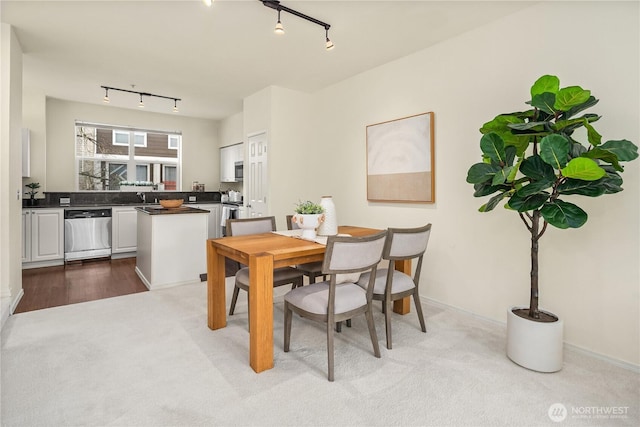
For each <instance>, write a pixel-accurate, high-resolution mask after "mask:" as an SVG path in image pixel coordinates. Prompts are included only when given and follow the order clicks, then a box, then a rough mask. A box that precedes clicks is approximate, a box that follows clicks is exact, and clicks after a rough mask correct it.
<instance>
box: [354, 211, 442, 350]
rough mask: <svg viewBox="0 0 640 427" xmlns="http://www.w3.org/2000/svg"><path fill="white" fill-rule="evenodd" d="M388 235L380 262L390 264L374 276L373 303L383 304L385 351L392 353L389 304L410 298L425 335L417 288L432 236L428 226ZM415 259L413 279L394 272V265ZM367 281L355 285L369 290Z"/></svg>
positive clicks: (391, 231) (364, 277)
mask: <svg viewBox="0 0 640 427" xmlns="http://www.w3.org/2000/svg"><path fill="white" fill-rule="evenodd" d="M388 232H389V235H388V236H387V241H386V242H385V245H384V252H383V254H382V258H383V259H385V260H388V261H389V268H382V269H380V270H378V271H377V272H376V280H375V284H374V286H373V299H374V300H379V301H382V302H383V304H382V309H383V311H384V318H385V331H386V334H387V348H388V349H391V315H392V309H391V303H392V302H393V301H396V300H400V299H403V298H405V297H408V296H410V295H412V296H413V301H414V303H415V306H416V313H417V314H418V320H419V321H420V327H421V329H422V332H425V333H426V332H427V328H426V326H425V323H424V316H423V314H422V304H420V295H419V293H418V285H419V283H420V271H421V270H422V259H423V258H424V253H425V251H426V250H427V244H428V243H429V236H430V235H431V224H427V225H425V226H423V227H417V228H389V230H388ZM414 258H418V263H417V264H416V272H415V275H414V276H413V277H411V276H410V275H408V274H405V273H402V272H400V271H398V270H396V269H394V268H393V266H394V263H395V261H402V260H412V259H414ZM369 279H370V277H369V273H365V274H362V275H361V276H360V279H359V280H358V285H360V286H362V287H363V288H364V289H366V287H367V286H369V281H370V280H369Z"/></svg>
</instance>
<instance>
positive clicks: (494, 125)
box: [480, 110, 533, 156]
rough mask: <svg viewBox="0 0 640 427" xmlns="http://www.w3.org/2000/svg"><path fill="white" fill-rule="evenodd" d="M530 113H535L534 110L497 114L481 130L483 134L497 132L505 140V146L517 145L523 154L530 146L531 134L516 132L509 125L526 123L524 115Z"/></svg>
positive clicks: (518, 151) (518, 150) (519, 152)
mask: <svg viewBox="0 0 640 427" xmlns="http://www.w3.org/2000/svg"><path fill="white" fill-rule="evenodd" d="M529 114H533V110H530V111H525V112H522V113H513V114H501V115H499V116H496V117H495V118H494V119H493V120H491V121H490V122H487V123H485V124H484V125H483V126H482V127H481V128H480V132H481V133H482V134H488V133H490V132H495V133H497V134H498V135H500V137H501V138H502V140H503V141H504V145H505V146H514V147H516V148H517V153H518V156H521V155H522V154H523V153H524V152H525V150H526V149H527V147H529V136H528V135H524V136H523V135H516V134H514V133H513V132H512V131H511V129H510V128H509V125H510V124H514V123H524V119H523V118H522V117H525V116H528V115H529Z"/></svg>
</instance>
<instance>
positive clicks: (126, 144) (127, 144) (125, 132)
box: [112, 129, 131, 147]
mask: <svg viewBox="0 0 640 427" xmlns="http://www.w3.org/2000/svg"><path fill="white" fill-rule="evenodd" d="M116 135H126V136H127V142H126V143H123V142H118V141H117V137H116ZM130 138H131V132H128V131H126V130H116V129H114V130H113V133H112V140H113V141H112V143H113V145H120V146H121V147H128V146H129V139H130Z"/></svg>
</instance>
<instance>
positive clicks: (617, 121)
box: [270, 2, 640, 365]
mask: <svg viewBox="0 0 640 427" xmlns="http://www.w3.org/2000/svg"><path fill="white" fill-rule="evenodd" d="M639 27H640V25H639V23H638V3H630V2H621V3H611V2H607V3H606V4H603V3H598V2H593V3H586V2H585V3H576V2H566V3H564V2H563V3H559V4H556V3H551V2H544V3H541V4H538V5H535V6H533V7H531V8H529V9H526V10H523V11H521V12H518V13H516V14H514V15H512V16H510V17H507V18H505V19H502V20H500V21H497V22H494V23H491V24H488V25H486V26H485V27H482V28H480V29H477V30H474V31H471V32H469V33H466V34H463V35H461V36H459V37H456V38H454V39H451V40H448V41H446V42H443V43H441V44H439V45H437V46H434V47H432V48H429V49H426V50H424V51H422V52H419V53H417V54H414V55H411V56H408V57H405V58H402V59H400V60H397V61H395V62H392V63H389V64H386V65H384V66H381V67H379V68H376V69H373V70H370V71H367V72H365V73H362V74H361V75H358V76H356V77H353V78H351V79H348V80H345V81H343V82H341V83H339V84H336V85H334V86H332V87H329V88H326V89H324V90H322V91H320V92H318V93H316V94H314V95H313V97H312V102H311V107H310V108H311V116H310V118H311V120H313V121H314V122H313V123H312V125H311V126H309V128H308V129H306V130H305V129H299V130H298V131H299V134H298V137H295V136H288V137H287V138H283V139H282V140H281V142H282V143H283V144H286V145H285V146H282V147H280V153H281V154H282V155H283V156H286V157H285V158H287V159H289V160H290V161H292V162H293V160H294V153H300V154H298V155H297V156H296V157H295V159H296V160H298V161H302V162H304V168H303V169H300V168H298V167H297V166H296V165H295V164H292V165H291V168H292V169H291V171H292V174H289V175H285V174H277V173H274V168H271V172H272V173H273V178H277V179H272V180H271V181H270V184H271V187H272V192H273V193H274V199H276V198H277V199H278V200H280V205H278V206H272V212H273V213H275V214H277V215H281V214H280V212H281V210H282V208H281V206H285V207H288V206H289V205H290V204H291V203H293V202H295V201H296V200H297V199H298V198H299V197H300V196H301V195H300V194H297V187H294V186H292V185H291V180H292V179H295V180H300V181H302V180H305V179H308V177H309V176H310V174H313V179H312V180H310V181H307V182H308V194H309V197H314V198H319V195H320V194H330V195H333V196H334V200H335V203H336V206H337V213H338V217H339V222H340V223H341V224H360V225H364V226H372V227H381V228H383V227H388V226H396V227H408V226H417V225H422V224H425V223H428V222H430V223H432V224H433V232H432V238H431V242H430V245H429V248H428V251H427V254H428V256H427V260H426V264H425V266H424V271H423V273H422V280H423V286H422V289H421V292H422V295H423V296H425V297H428V298H432V299H434V300H437V301H441V302H443V303H446V304H449V305H451V306H455V307H460V308H462V309H465V310H468V311H471V312H474V313H477V314H479V315H481V316H485V317H488V318H492V319H495V320H498V321H501V322H504V321H505V319H506V310H507V308H508V307H509V306H510V305H513V304H521V305H526V304H528V298H529V268H530V266H529V237H528V232H527V230H526V229H525V228H524V226H523V224H522V223H521V221H520V219H519V218H518V216H517V215H514V214H513V213H511V212H506V211H505V210H503V209H501V208H499V209H497V211H494V212H491V213H486V214H481V213H478V212H477V209H478V207H479V206H480V205H481V204H482V203H484V202H485V201H486V200H485V199H476V198H474V197H473V196H472V194H473V188H472V186H471V185H469V184H467V183H466V182H465V178H466V171H467V170H468V168H469V166H470V165H472V164H473V163H475V162H478V161H479V160H480V149H479V140H480V136H481V135H480V133H479V131H478V129H479V128H480V126H481V125H482V124H483V123H485V122H487V121H489V120H491V119H492V118H493V117H494V116H495V115H497V114H498V113H503V112H510V111H516V110H520V109H526V108H527V105H525V104H524V102H525V101H526V100H528V98H529V89H530V87H531V84H532V83H533V82H534V81H535V80H536V79H537V78H538V77H539V76H541V75H543V74H555V75H558V76H559V77H560V80H561V84H562V85H563V86H568V85H581V86H583V87H584V88H587V89H591V90H592V92H593V94H594V95H595V96H596V97H597V98H600V99H601V101H600V103H599V104H598V105H597V106H596V107H595V108H593V109H592V110H593V111H594V112H597V113H599V114H601V115H602V116H603V118H602V119H601V120H600V121H599V122H598V123H597V124H596V127H597V129H598V130H599V131H600V133H602V134H603V136H604V137H605V140H606V139H621V138H626V139H629V140H632V141H634V142H635V143H636V144H638V142H640V138H639V131H638V117H640V112H639V110H638V105H639V87H638V75H639V71H640V70H639V69H638V62H639V55H638V52H639V45H638V43H639V42H638V40H639V37H638V35H639V34H638V31H639V30H638V28H639ZM426 111H433V112H435V134H436V136H435V150H436V203H434V204H425V205H409V204H395V203H393V204H392V203H369V202H367V200H366V180H365V179H366V163H365V155H366V154H365V150H366V138H365V127H366V126H367V125H369V124H374V123H379V122H381V121H385V120H390V119H395V118H400V117H405V116H408V115H413V114H417V113H422V112H426ZM294 117H296V116H295V115H294ZM291 123H292V124H295V121H293V120H292V121H291ZM317 147H322V149H321V150H318V149H316V148H317ZM285 152H286V153H287V154H286V155H285V154H284V153H285ZM304 153H310V154H311V155H310V156H305V157H303V156H304ZM639 169H640V161H636V162H634V163H630V164H628V166H627V167H626V172H625V173H624V175H623V177H624V179H625V185H624V187H625V191H623V192H622V193H619V194H615V195H608V196H603V197H601V198H598V199H593V200H590V199H587V198H579V197H577V196H576V197H575V198H572V199H571V201H574V202H576V203H578V204H579V205H580V206H582V207H583V208H584V209H585V210H586V211H587V212H588V213H589V221H588V222H587V224H586V225H585V226H583V227H582V228H581V229H579V230H558V229H554V228H553V227H550V229H549V230H548V231H547V233H546V234H545V236H544V237H543V238H542V240H541V242H540V286H541V300H540V301H541V304H542V306H543V307H545V308H547V309H549V310H551V311H553V312H555V313H557V314H558V315H560V316H561V317H563V318H564V319H565V341H566V342H567V343H570V344H573V345H575V346H578V347H581V348H584V349H587V350H589V351H593V352H596V353H599V354H602V355H605V356H608V357H611V358H614V359H618V360H621V361H624V362H627V363H631V364H635V365H640V354H639V349H640V342H639V337H640V329H639V328H640V317H639V313H640V309H639V304H640V299H639V295H638V293H639V289H638V284H639V283H640V277H639V271H638V260H639V259H640V253H639V247H638V246H639V245H638V237H639V227H638V225H639V224H638V218H639V216H640V215H639V213H640V212H639ZM294 173H297V174H294ZM292 176H293V177H294V178H292ZM291 188H294V189H295V190H296V191H289V190H290V189H291ZM287 191H289V193H290V194H288V196H285V192H287ZM276 195H279V196H280V197H277V196H276Z"/></svg>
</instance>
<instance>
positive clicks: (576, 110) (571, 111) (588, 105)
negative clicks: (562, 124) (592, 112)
mask: <svg viewBox="0 0 640 427" xmlns="http://www.w3.org/2000/svg"><path fill="white" fill-rule="evenodd" d="M597 103H598V100H597V99H596V98H594V97H593V96H590V97H589V99H587V101H586V102H583V103H582V104H580V105H577V106H575V107H572V108H570V109H569V111H566V112H564V113H562V114H561V117H562V118H563V119H568V118H571V117H573V116H575V115H576V114H578V113H579V112H581V111H584V110H586V109H587V108H591V107H593V106H594V105H596V104H597Z"/></svg>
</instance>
